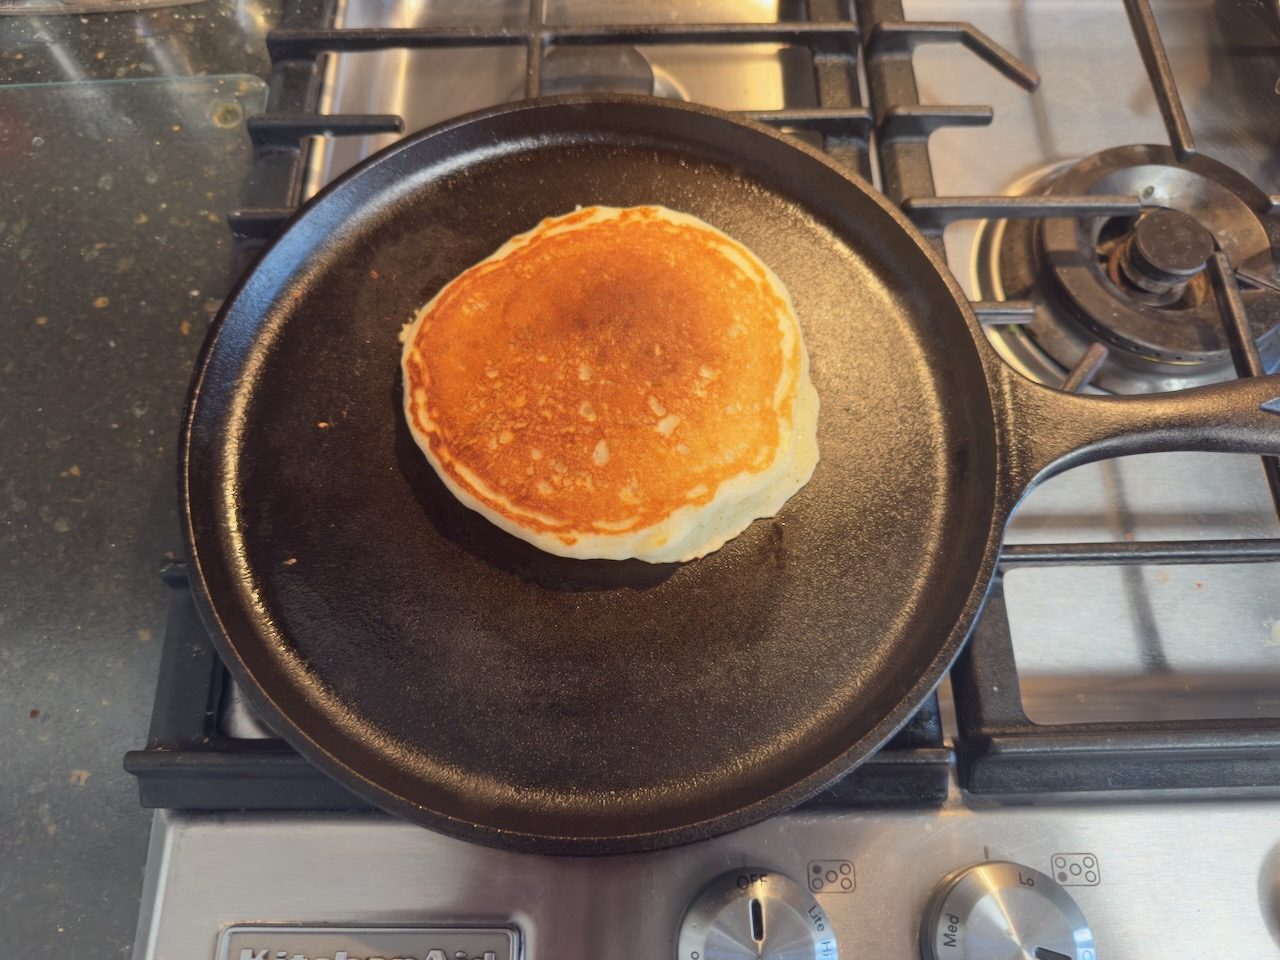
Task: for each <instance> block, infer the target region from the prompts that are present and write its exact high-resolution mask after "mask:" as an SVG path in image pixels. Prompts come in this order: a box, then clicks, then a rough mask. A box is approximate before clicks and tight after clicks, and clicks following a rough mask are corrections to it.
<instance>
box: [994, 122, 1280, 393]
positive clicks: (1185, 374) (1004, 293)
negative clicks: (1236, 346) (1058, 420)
mask: <svg viewBox="0 0 1280 960" xmlns="http://www.w3.org/2000/svg"><path fill="white" fill-rule="evenodd" d="M1012 192H1015V193H1019V194H1024V195H1061V196H1066V195H1084V194H1113V195H1127V196H1138V197H1141V198H1142V201H1143V203H1144V204H1145V205H1147V206H1148V208H1149V209H1146V210H1144V212H1143V213H1142V214H1141V215H1139V216H1138V217H1094V218H1089V219H1080V220H1072V219H1061V218H1059V219H1048V220H996V221H987V222H985V223H983V224H982V226H981V228H980V230H979V234H978V242H977V246H976V248H975V249H976V262H975V284H976V287H977V292H978V294H979V296H980V297H982V298H983V299H1009V300H1030V301H1031V302H1032V303H1034V304H1035V306H1036V313H1035V319H1034V320H1033V321H1031V322H1030V323H1028V324H1025V325H1019V326H994V327H992V328H990V330H989V335H990V337H991V339H992V341H993V342H994V343H995V345H996V347H997V348H998V349H999V350H1000V351H1001V352H1002V353H1003V354H1004V355H1005V357H1006V359H1008V360H1010V362H1012V363H1013V364H1014V365H1015V366H1017V367H1018V368H1020V369H1022V370H1023V371H1024V372H1025V373H1027V374H1028V375H1030V376H1033V377H1035V378H1036V379H1038V380H1042V381H1044V382H1046V383H1052V384H1060V383H1061V382H1062V380H1063V378H1064V376H1065V374H1066V372H1067V371H1068V370H1070V369H1071V368H1072V367H1073V366H1075V364H1076V363H1077V361H1079V360H1080V358H1081V356H1083V354H1084V352H1085V350H1086V349H1088V347H1089V345H1090V344H1092V343H1101V344H1103V345H1104V346H1106V347H1107V348H1108V358H1107V361H1106V362H1105V363H1104V364H1103V366H1102V368H1101V370H1100V371H1099V372H1098V374H1097V376H1096V377H1095V379H1094V383H1095V384H1096V385H1097V386H1098V387H1100V388H1101V389H1103V390H1108V391H1111V392H1114V393H1151V392H1156V391H1165V390H1177V389H1181V388H1183V387H1189V386H1195V385H1197V384H1201V383H1211V382H1214V381H1218V380H1225V379H1229V378H1230V377H1232V376H1234V369H1233V367H1232V363H1231V356H1230V353H1229V351H1228V346H1227V341H1226V337H1225V335H1224V333H1223V328H1222V321H1221V319H1220V317H1219V314H1218V307H1217V302H1216V299H1215V297H1214V293H1213V290H1212V288H1211V286H1210V284H1209V278H1208V276H1207V275H1206V273H1205V270H1204V267H1205V263H1206V262H1207V261H1208V259H1209V258H1210V256H1211V255H1212V254H1213V253H1214V251H1215V250H1217V249H1221V250H1222V251H1223V252H1225V253H1226V254H1227V256H1228V258H1229V259H1230V261H1231V263H1232V264H1233V265H1235V267H1236V270H1237V274H1238V276H1239V278H1240V280H1241V282H1242V286H1243V287H1244V289H1243V297H1244V303H1245V308H1246V311H1247V312H1248V314H1249V318H1250V322H1251V323H1252V325H1253V331H1254V335H1255V337H1256V338H1257V340H1258V349H1259V351H1260V353H1261V354H1262V358H1263V362H1264V364H1265V365H1266V366H1267V368H1268V370H1273V369H1276V368H1277V367H1280V295H1277V288H1276V286H1275V284H1276V280H1275V276H1276V274H1275V265H1276V255H1277V251H1278V250H1280V224H1277V223H1276V218H1274V217H1271V216H1269V215H1268V212H1269V210H1270V208H1271V200H1270V198H1269V197H1268V196H1267V195H1266V194H1265V193H1263V192H1262V191H1261V190H1259V189H1258V188H1257V187H1256V186H1255V185H1254V184H1252V183H1250V182H1249V181H1248V180H1247V179H1246V178H1244V177H1242V176H1241V175H1240V174H1238V173H1236V172H1235V171H1234V170H1232V169H1230V168H1229V167H1227V166H1225V165H1223V164H1221V163H1218V162H1217V161H1215V160H1210V159H1208V158H1207V157H1202V156H1197V157H1194V158H1192V159H1191V160H1190V161H1188V162H1187V163H1178V162H1177V161H1176V160H1175V159H1174V157H1173V153H1172V151H1171V150H1169V148H1167V147H1161V146H1151V145H1135V146H1127V147H1117V148H1115V149H1112V150H1106V151H1103V152H1102V153H1097V154H1094V155H1093V156H1090V157H1086V158H1085V159H1083V160H1080V161H1078V162H1076V163H1073V164H1070V165H1067V166H1056V167H1053V168H1050V169H1048V170H1041V171H1038V172H1037V173H1035V174H1033V175H1032V176H1030V177H1028V178H1026V179H1024V180H1023V181H1021V182H1020V183H1018V184H1016V185H1015V186H1014V188H1013V191H1012ZM1251 288H1252V289H1251Z"/></svg>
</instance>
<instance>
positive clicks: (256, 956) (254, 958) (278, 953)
mask: <svg viewBox="0 0 1280 960" xmlns="http://www.w3.org/2000/svg"><path fill="white" fill-rule="evenodd" d="M240 960H498V955H497V954H496V953H494V952H493V951H492V950H486V951H485V952H484V953H483V954H481V955H480V956H477V957H468V956H467V955H466V954H463V953H458V952H453V953H450V952H448V951H445V950H428V951H427V952H426V953H414V954H395V955H391V954H388V955H387V956H385V957H382V956H377V955H372V954H371V955H369V956H357V955H355V954H351V953H348V952H347V951H346V950H339V951H337V952H336V953H335V954H334V955H333V956H332V957H319V956H316V957H313V956H311V955H309V954H306V953H290V952H289V951H288V950H272V949H271V948H270V947H267V948H265V949H262V950H254V949H253V948H252V947H245V948H243V949H242V950H241V951H240Z"/></svg>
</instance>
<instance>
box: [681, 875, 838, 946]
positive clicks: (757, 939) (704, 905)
mask: <svg viewBox="0 0 1280 960" xmlns="http://www.w3.org/2000/svg"><path fill="white" fill-rule="evenodd" d="M838 957H839V951H838V950H837V949H836V938H835V934H834V933H832V931H831V922H830V921H829V920H828V919H827V915H826V913H825V912H824V911H823V909H822V908H821V907H820V906H818V903H817V901H816V900H814V899H813V897H812V896H810V895H809V892H808V891H807V890H805V889H804V887H802V886H800V885H799V884H798V883H796V882H795V881H794V880H791V879H790V878H788V877H785V876H783V875H782V874H780V873H776V872H774V871H773V870H766V869H764V868H761V867H746V868H743V869H741V870H734V871H732V872H730V873H726V874H723V875H722V876H719V877H716V879H714V880H712V881H711V883H709V884H707V886H706V887H704V888H703V889H702V891H701V892H700V893H699V894H698V895H697V896H696V897H694V898H693V902H692V903H690V904H689V909H688V910H686V911H685V914H684V919H683V920H682V921H681V922H680V936H679V938H678V940H677V941H676V960H761V958H768V960H837V958H838Z"/></svg>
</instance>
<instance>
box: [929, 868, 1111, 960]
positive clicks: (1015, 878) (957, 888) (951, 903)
mask: <svg viewBox="0 0 1280 960" xmlns="http://www.w3.org/2000/svg"><path fill="white" fill-rule="evenodd" d="M920 953H921V955H922V956H923V957H924V958H925V960H1005V958H1014V957H1017V958H1019V960H1020V958H1023V957H1025V958H1027V960H1032V958H1034V960H1097V954H1096V953H1095V951H1094V946H1093V932H1092V931H1091V930H1090V929H1089V923H1088V921H1086V920H1085V918H1084V914H1082V913H1081V912H1080V908H1079V907H1078V906H1076V902H1075V901H1074V900H1072V899H1071V895H1070V894H1069V893H1067V891H1066V890H1064V889H1063V888H1062V887H1060V886H1059V885H1058V884H1057V883H1056V882H1055V881H1054V880H1053V878H1052V877H1048V876H1046V875H1045V874H1043V873H1041V872H1040V871H1039V870H1032V869H1031V868H1030V867H1024V866H1022V865H1021V864H1017V863H1006V862H1003V861H993V862H990V863H980V864H978V865H976V866H973V867H967V868H965V869H964V870H960V871H957V872H956V873H953V874H951V876H949V877H947V878H946V879H945V880H943V881H942V883H941V884H940V885H939V886H938V889H937V890H936V891H935V892H934V895H933V899H932V900H930V901H929V906H928V908H927V909H926V910H925V914H924V925H923V927H922V928H921V931H920Z"/></svg>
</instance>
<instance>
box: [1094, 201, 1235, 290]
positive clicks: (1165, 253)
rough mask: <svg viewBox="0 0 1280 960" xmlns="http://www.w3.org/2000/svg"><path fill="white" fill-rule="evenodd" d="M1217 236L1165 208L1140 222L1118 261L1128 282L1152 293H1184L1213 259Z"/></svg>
mask: <svg viewBox="0 0 1280 960" xmlns="http://www.w3.org/2000/svg"><path fill="white" fill-rule="evenodd" d="M1214 247H1215V244H1214V241H1213V234H1211V233H1210V232H1209V231H1208V230H1206V229H1205V228H1204V226H1202V225H1201V224H1199V223H1197V222H1196V221H1195V220H1193V219H1191V217H1189V216H1187V215H1186V214H1185V213H1179V212H1178V211H1177V210H1169V209H1166V208H1161V209H1159V210H1152V211H1151V212H1150V213H1147V214H1144V215H1143V216H1141V217H1139V218H1138V222H1137V223H1136V224H1134V227H1133V232H1131V233H1130V234H1129V237H1128V239H1127V241H1126V242H1125V243H1124V245H1123V247H1122V248H1121V253H1120V256H1119V258H1118V261H1119V265H1120V269H1121V270H1122V271H1124V275H1125V277H1126V279H1128V280H1129V282H1130V283H1132V284H1134V285H1135V286H1137V287H1138V288H1140V289H1142V290H1146V291H1148V292H1149V293H1157V294H1167V293H1171V292H1175V291H1176V292H1179V293H1180V292H1181V291H1182V290H1184V289H1185V288H1186V285H1187V281H1188V280H1190V279H1191V278H1192V277H1193V276H1195V275H1196V274H1197V273H1199V272H1200V271H1201V270H1203V269H1204V265H1205V263H1206V262H1207V261H1208V259H1209V258H1210V257H1211V256H1213V251H1214Z"/></svg>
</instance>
